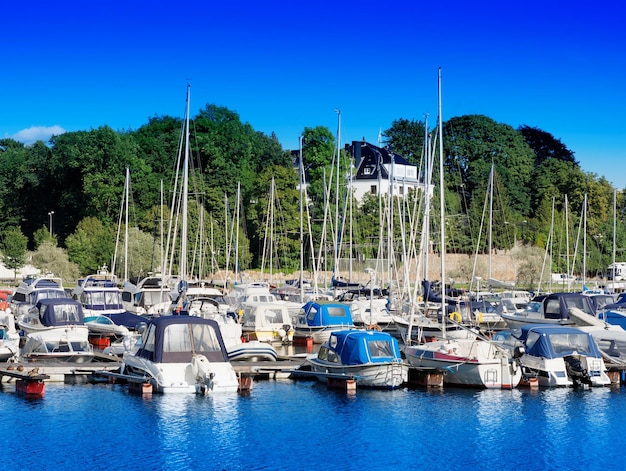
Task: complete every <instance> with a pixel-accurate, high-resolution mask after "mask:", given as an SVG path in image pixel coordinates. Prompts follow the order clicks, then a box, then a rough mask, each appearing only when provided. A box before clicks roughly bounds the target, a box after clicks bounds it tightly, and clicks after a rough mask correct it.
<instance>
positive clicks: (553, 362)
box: [514, 324, 611, 387]
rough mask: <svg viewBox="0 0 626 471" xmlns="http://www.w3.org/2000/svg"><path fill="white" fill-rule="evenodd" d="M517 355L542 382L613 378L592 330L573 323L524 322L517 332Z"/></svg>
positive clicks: (596, 382)
mask: <svg viewBox="0 0 626 471" xmlns="http://www.w3.org/2000/svg"><path fill="white" fill-rule="evenodd" d="M515 337H516V338H517V339H518V340H519V342H520V346H517V347H515V354H514V355H515V357H516V358H517V361H518V362H519V364H520V366H521V367H522V370H523V374H524V376H525V377H526V378H537V381H538V384H539V386H544V387H553V386H566V387H567V386H573V387H578V386H607V385H609V384H611V380H610V378H609V377H608V375H607V373H606V366H605V363H604V360H603V358H602V353H601V352H600V350H599V348H598V345H597V344H596V342H595V341H594V339H593V337H592V336H591V334H590V333H588V332H584V331H582V330H581V329H578V328H576V327H571V326H559V325H532V324H531V325H524V326H522V328H521V330H520V332H519V333H518V334H517V335H515Z"/></svg>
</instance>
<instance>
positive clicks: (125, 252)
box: [124, 167, 130, 281]
mask: <svg viewBox="0 0 626 471" xmlns="http://www.w3.org/2000/svg"><path fill="white" fill-rule="evenodd" d="M129 187H130V170H129V168H128V167H126V195H125V196H124V204H125V205H126V207H125V208H124V217H125V220H124V222H125V227H124V281H128V196H129V194H130V190H129Z"/></svg>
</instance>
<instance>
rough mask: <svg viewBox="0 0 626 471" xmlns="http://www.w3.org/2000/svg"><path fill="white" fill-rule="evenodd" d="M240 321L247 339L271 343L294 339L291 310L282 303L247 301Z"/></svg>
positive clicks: (288, 341) (286, 341)
mask: <svg viewBox="0 0 626 471" xmlns="http://www.w3.org/2000/svg"><path fill="white" fill-rule="evenodd" d="M239 323H240V324H241V326H242V331H243V335H244V336H245V337H246V338H247V339H250V340H259V341H261V342H269V343H272V342H281V343H290V342H292V341H293V335H294V329H293V327H292V325H291V317H290V315H289V310H288V309H287V306H285V305H284V304H282V303H246V304H245V305H244V309H243V312H242V313H241V317H240V319H239Z"/></svg>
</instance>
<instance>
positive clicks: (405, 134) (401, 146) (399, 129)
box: [383, 118, 426, 165]
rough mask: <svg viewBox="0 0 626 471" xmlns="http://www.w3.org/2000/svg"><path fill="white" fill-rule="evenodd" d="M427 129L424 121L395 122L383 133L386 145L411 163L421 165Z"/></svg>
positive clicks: (405, 120) (406, 120) (404, 120)
mask: <svg viewBox="0 0 626 471" xmlns="http://www.w3.org/2000/svg"><path fill="white" fill-rule="evenodd" d="M425 128H426V125H425V123H424V122H423V121H415V120H411V121H409V120H408V119H402V118H401V119H398V120H395V121H393V122H392V123H391V127H390V128H389V129H387V130H386V131H385V132H384V133H383V137H384V139H385V141H384V143H385V144H386V145H388V146H389V147H391V149H392V150H393V151H394V152H395V153H397V154H400V155H401V156H402V157H404V158H405V159H407V160H408V161H409V162H411V163H413V164H416V165H419V163H420V162H421V159H422V154H423V149H424V134H425Z"/></svg>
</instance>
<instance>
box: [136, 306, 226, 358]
mask: <svg viewBox="0 0 626 471" xmlns="http://www.w3.org/2000/svg"><path fill="white" fill-rule="evenodd" d="M194 354H202V355H204V356H206V357H207V359H208V360H209V361H214V362H227V361H228V354H227V353H226V347H225V346H224V341H223V340H222V335H221V333H220V329H219V325H218V323H217V322H216V321H214V320H211V319H204V318H202V317H196V316H186V315H174V316H163V317H155V318H154V319H151V320H150V321H149V322H148V326H147V327H146V330H145V332H144V334H143V343H142V346H141V348H140V349H139V350H138V351H137V353H136V355H137V356H138V357H142V358H146V359H147V360H150V361H152V362H154V363H190V362H191V358H192V356H193V355H194Z"/></svg>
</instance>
